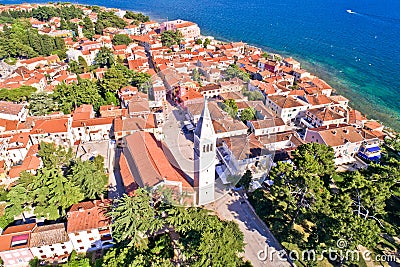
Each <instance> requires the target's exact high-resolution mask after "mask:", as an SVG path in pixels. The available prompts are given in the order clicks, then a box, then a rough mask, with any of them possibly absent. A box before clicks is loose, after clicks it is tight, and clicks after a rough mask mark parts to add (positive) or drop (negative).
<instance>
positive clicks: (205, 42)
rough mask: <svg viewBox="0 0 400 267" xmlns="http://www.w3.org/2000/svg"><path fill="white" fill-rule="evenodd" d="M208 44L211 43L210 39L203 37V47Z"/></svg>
mask: <svg viewBox="0 0 400 267" xmlns="http://www.w3.org/2000/svg"><path fill="white" fill-rule="evenodd" d="M209 44H211V40H210V39H208V38H206V39H204V42H203V46H204V47H205V48H207V46H208V45H209Z"/></svg>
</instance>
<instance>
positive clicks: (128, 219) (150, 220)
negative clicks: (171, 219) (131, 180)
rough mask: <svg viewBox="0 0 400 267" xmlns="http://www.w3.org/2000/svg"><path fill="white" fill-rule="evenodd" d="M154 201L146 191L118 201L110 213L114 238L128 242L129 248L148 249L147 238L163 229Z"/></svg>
mask: <svg viewBox="0 0 400 267" xmlns="http://www.w3.org/2000/svg"><path fill="white" fill-rule="evenodd" d="M151 204H152V199H151V197H150V195H149V193H148V192H146V191H145V190H144V189H138V190H136V191H135V196H134V197H130V196H128V195H124V196H123V197H122V198H121V199H118V200H117V201H116V207H115V208H114V209H113V210H112V211H111V212H109V213H108V214H109V216H110V217H111V218H113V224H112V229H113V237H114V238H115V239H116V240H117V241H118V242H122V241H127V242H128V244H129V246H136V247H147V240H146V239H145V237H146V236H151V235H153V234H154V233H156V232H157V231H158V230H160V229H161V228H162V227H163V222H162V220H161V219H160V218H159V216H158V214H157V212H156V210H155V209H154V208H153V207H152V205H151Z"/></svg>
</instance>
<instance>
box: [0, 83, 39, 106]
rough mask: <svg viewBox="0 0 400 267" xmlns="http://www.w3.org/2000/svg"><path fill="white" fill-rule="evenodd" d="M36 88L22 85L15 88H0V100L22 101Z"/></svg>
mask: <svg viewBox="0 0 400 267" xmlns="http://www.w3.org/2000/svg"><path fill="white" fill-rule="evenodd" d="M36 90H37V89H36V88H35V87H32V86H26V85H22V86H21V87H19V88H15V89H5V88H4V89H0V100H4V101H12V102H23V101H27V100H29V99H31V98H32V97H33V93H34V92H36Z"/></svg>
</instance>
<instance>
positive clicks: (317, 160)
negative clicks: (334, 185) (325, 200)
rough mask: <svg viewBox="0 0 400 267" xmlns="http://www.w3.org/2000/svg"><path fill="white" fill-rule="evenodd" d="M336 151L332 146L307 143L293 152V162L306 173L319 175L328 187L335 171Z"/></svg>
mask: <svg viewBox="0 0 400 267" xmlns="http://www.w3.org/2000/svg"><path fill="white" fill-rule="evenodd" d="M334 158H335V155H334V151H333V148H332V147H330V146H326V145H322V144H318V143H307V144H304V145H301V146H299V147H298V148H297V149H296V150H295V151H294V152H293V162H294V164H295V165H296V166H297V167H298V170H299V171H300V172H302V173H304V174H313V175H318V176H319V177H321V179H322V180H323V181H324V183H325V186H326V187H328V186H329V183H330V182H331V179H332V175H333V174H334V173H335V163H334Z"/></svg>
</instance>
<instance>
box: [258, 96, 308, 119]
mask: <svg viewBox="0 0 400 267" xmlns="http://www.w3.org/2000/svg"><path fill="white" fill-rule="evenodd" d="M265 105H266V106H267V107H268V108H269V109H271V110H272V111H273V112H274V113H275V114H276V116H278V117H280V118H282V120H283V121H284V122H285V123H286V124H287V123H289V122H291V121H293V120H294V119H295V118H301V117H304V115H305V111H306V110H307V109H308V107H309V106H310V105H309V104H308V103H307V102H305V101H303V100H301V99H300V98H298V97H296V96H282V95H268V96H267V98H266V103H265Z"/></svg>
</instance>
